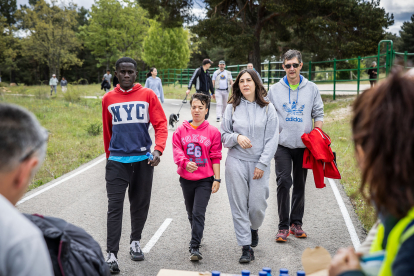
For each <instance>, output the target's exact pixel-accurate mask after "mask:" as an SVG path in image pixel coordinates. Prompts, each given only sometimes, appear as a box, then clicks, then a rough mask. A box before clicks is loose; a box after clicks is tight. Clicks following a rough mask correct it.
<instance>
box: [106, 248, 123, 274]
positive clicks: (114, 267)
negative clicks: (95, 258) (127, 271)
mask: <svg viewBox="0 0 414 276" xmlns="http://www.w3.org/2000/svg"><path fill="white" fill-rule="evenodd" d="M106 263H107V265H108V267H109V272H111V274H118V273H119V272H121V271H120V270H119V264H118V259H117V258H116V257H115V254H114V253H111V252H108V256H107V258H106Z"/></svg>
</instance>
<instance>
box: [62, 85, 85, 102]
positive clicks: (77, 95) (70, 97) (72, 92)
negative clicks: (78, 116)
mask: <svg viewBox="0 0 414 276" xmlns="http://www.w3.org/2000/svg"><path fill="white" fill-rule="evenodd" d="M63 98H64V99H65V101H67V102H71V103H76V102H80V101H81V92H80V91H79V90H78V89H76V88H75V89H74V88H73V87H68V91H66V93H64V94H63Z"/></svg>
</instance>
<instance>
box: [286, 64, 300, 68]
mask: <svg viewBox="0 0 414 276" xmlns="http://www.w3.org/2000/svg"><path fill="white" fill-rule="evenodd" d="M299 65H300V64H299V63H292V64H285V68H286V69H290V67H292V66H293V68H298V67H299Z"/></svg>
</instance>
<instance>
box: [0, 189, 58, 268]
mask: <svg viewBox="0 0 414 276" xmlns="http://www.w3.org/2000/svg"><path fill="white" fill-rule="evenodd" d="M0 210H1V212H0V229H2V230H0V275H53V273H52V269H51V266H50V256H49V254H48V251H47V248H46V244H45V241H44V238H43V235H42V233H41V232H40V230H39V229H38V228H37V227H36V226H35V225H33V223H31V222H30V221H29V220H28V219H27V218H26V217H24V216H23V215H22V214H21V213H20V212H19V211H17V209H16V208H15V207H14V206H13V205H12V204H11V203H10V202H9V201H8V200H7V199H6V198H4V197H3V196H2V195H1V194H0ZM48 264H49V265H48Z"/></svg>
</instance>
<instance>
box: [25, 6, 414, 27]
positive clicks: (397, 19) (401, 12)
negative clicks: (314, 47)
mask: <svg viewBox="0 0 414 276" xmlns="http://www.w3.org/2000/svg"><path fill="white" fill-rule="evenodd" d="M73 2H74V3H76V4H77V5H78V6H79V7H80V6H83V7H85V8H87V9H90V7H91V6H92V4H93V3H94V0H73ZM201 3H202V1H200V0H195V4H194V13H195V14H197V15H199V16H202V15H203V14H204V11H203V6H202V4H201ZM380 3H381V4H380V6H381V7H383V8H385V11H386V12H388V13H393V14H394V25H392V26H391V27H389V28H388V29H387V31H388V32H391V33H394V34H397V35H399V30H400V29H401V25H402V23H403V22H404V21H409V20H410V17H411V15H412V14H414V1H412V0H381V2H380ZM22 4H28V0H17V5H18V6H20V5H22Z"/></svg>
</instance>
